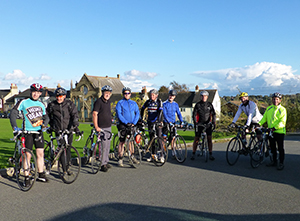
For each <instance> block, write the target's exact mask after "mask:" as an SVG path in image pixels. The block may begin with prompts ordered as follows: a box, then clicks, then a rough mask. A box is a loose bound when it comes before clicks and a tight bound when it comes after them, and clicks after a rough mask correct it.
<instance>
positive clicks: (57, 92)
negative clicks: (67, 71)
mask: <svg viewBox="0 0 300 221" xmlns="http://www.w3.org/2000/svg"><path fill="white" fill-rule="evenodd" d="M54 94H55V96H60V95H66V94H67V91H66V89H64V88H62V87H58V88H56V90H55V92H54Z"/></svg>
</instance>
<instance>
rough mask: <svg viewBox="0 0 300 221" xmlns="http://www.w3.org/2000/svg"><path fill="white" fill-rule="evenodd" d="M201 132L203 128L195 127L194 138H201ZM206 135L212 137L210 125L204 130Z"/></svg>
mask: <svg viewBox="0 0 300 221" xmlns="http://www.w3.org/2000/svg"><path fill="white" fill-rule="evenodd" d="M203 130H204V127H203V126H198V125H195V137H201V133H202V131H203ZM206 134H207V136H211V135H212V124H210V125H209V126H208V128H206Z"/></svg>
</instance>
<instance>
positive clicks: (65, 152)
mask: <svg viewBox="0 0 300 221" xmlns="http://www.w3.org/2000/svg"><path fill="white" fill-rule="evenodd" d="M80 168H81V158H80V155H79V152H78V150H77V149H76V148H75V147H73V146H68V147H66V148H62V150H60V152H59V156H58V167H57V169H58V173H59V176H60V178H61V179H62V181H63V182H64V183H66V184H70V183H73V182H74V181H75V180H76V179H77V177H78V175H79V172H80Z"/></svg>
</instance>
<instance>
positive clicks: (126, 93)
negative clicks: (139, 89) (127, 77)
mask: <svg viewBox="0 0 300 221" xmlns="http://www.w3.org/2000/svg"><path fill="white" fill-rule="evenodd" d="M123 94H124V95H128V94H131V93H123Z"/></svg>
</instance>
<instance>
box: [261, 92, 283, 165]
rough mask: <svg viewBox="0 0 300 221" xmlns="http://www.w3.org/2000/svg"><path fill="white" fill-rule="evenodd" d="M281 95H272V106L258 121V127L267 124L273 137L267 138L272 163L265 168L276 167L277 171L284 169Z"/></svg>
mask: <svg viewBox="0 0 300 221" xmlns="http://www.w3.org/2000/svg"><path fill="white" fill-rule="evenodd" d="M281 98H282V95H281V94H280V93H274V94H272V103H273V105H271V106H269V107H268V108H267V110H266V112H265V113H264V115H263V118H262V119H261V120H260V121H259V125H263V124H264V123H266V122H267V124H268V128H270V129H272V130H273V137H269V141H270V147H271V152H272V154H273V162H271V163H270V164H267V166H277V169H278V170H282V169H283V167H284V164H283V161H284V135H285V134H286V128H285V125H286V119H287V113H286V109H285V107H283V106H282V105H281V104H280V103H281ZM276 143H277V146H278V151H279V163H278V164H277V151H276Z"/></svg>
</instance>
